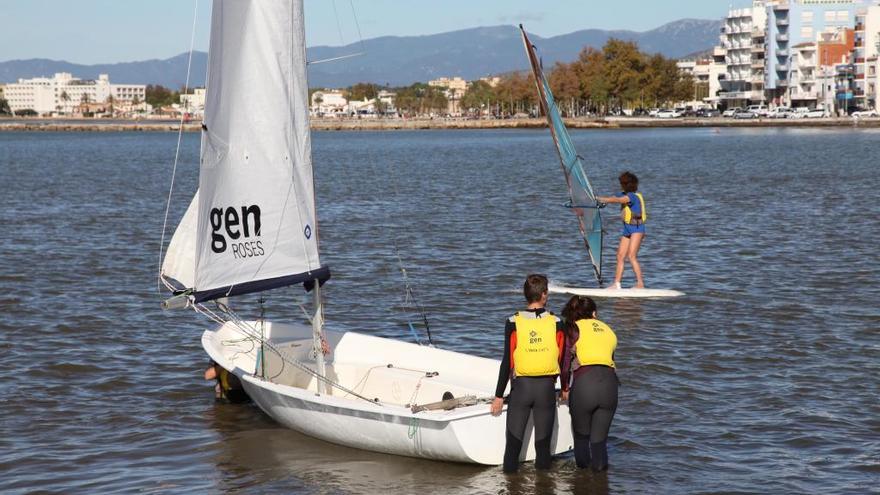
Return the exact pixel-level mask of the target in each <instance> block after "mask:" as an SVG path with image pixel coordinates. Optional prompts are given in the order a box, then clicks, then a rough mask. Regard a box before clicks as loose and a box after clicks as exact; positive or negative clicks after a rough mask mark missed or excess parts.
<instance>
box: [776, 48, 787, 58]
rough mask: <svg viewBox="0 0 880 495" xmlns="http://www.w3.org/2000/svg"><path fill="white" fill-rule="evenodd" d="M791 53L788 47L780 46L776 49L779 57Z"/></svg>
mask: <svg viewBox="0 0 880 495" xmlns="http://www.w3.org/2000/svg"><path fill="white" fill-rule="evenodd" d="M788 55H789V52H788V48H780V49H778V50H776V56H777V57H787V56H788Z"/></svg>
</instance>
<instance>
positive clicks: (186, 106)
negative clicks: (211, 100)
mask: <svg viewBox="0 0 880 495" xmlns="http://www.w3.org/2000/svg"><path fill="white" fill-rule="evenodd" d="M205 94H206V90H205V88H195V89H193V92H192V93H187V94H182V95H180V106H181V107H183V111H184V112H187V113H190V114H193V115H204V114H205Z"/></svg>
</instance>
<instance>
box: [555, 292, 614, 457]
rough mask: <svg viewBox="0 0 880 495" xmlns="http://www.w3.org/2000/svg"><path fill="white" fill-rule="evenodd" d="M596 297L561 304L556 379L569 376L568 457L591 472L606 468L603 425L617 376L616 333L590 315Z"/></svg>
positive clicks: (607, 423)
mask: <svg viewBox="0 0 880 495" xmlns="http://www.w3.org/2000/svg"><path fill="white" fill-rule="evenodd" d="M596 316H597V314H596V303H595V302H594V301H593V300H592V299H590V298H589V297H583V296H574V297H572V298H571V299H570V300H569V301H568V304H566V305H565V308H564V309H563V310H562V317H563V318H564V319H565V331H566V346H565V353H564V355H563V358H562V374H561V376H560V378H561V380H562V383H563V384H566V383H568V382H569V381H571V386H570V387H571V392H570V397H569V396H568V395H569V392H565V389H563V393H562V398H563V399H568V410H569V412H570V413H571V429H572V434H573V435H574V458H575V462H576V463H577V465H578V467H580V468H586V467H590V468H592V469H593V471H595V472H599V471H604V470H606V469H608V449H607V442H608V430H609V429H610V428H611V420H612V419H614V412H615V411H616V410H617V389H618V385H619V381H618V380H617V373H616V372H615V368H614V351H615V349H616V348H617V336H616V335H615V334H614V330H612V329H611V327H609V326H608V325H606V324H605V323H603V322H601V321H599V320H598V319H596Z"/></svg>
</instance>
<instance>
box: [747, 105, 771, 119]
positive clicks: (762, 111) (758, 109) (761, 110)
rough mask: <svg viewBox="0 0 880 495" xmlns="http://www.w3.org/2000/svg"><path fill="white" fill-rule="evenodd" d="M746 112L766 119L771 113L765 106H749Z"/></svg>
mask: <svg viewBox="0 0 880 495" xmlns="http://www.w3.org/2000/svg"><path fill="white" fill-rule="evenodd" d="M746 111H748V112H752V113H753V114H755V115H757V116H758V117H766V116H767V113H768V112H769V111H768V110H767V107H765V106H764V105H749V106H748V108H746Z"/></svg>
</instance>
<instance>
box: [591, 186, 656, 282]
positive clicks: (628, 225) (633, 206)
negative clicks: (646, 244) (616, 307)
mask: <svg viewBox="0 0 880 495" xmlns="http://www.w3.org/2000/svg"><path fill="white" fill-rule="evenodd" d="M619 180H620V188H621V189H622V190H623V192H621V193H619V194H618V195H617V196H597V197H596V199H597V200H598V201H599V202H601V203H617V204H619V205H620V213H621V219H622V220H623V232H622V233H621V237H620V246H618V248H617V267H616V270H615V272H614V283H613V284H612V285H611V286H610V287H608V288H609V289H620V281H621V280H622V279H623V269H624V262H625V261H629V264H630V265H631V266H632V269H633V272H634V273H635V274H636V285H635V288H636V289H644V288H645V279H644V278H643V277H642V267H641V265H639V260H638V254H639V248H640V247H641V246H642V240H643V239H644V238H645V234H646V232H645V221H647V219H648V214H647V208H646V207H645V198H644V197H643V196H642V194H641V193H640V192H638V190H639V178H638V177H636V174H634V173H632V172H629V171H627V172H624V173H622V174H620V177H619Z"/></svg>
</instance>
